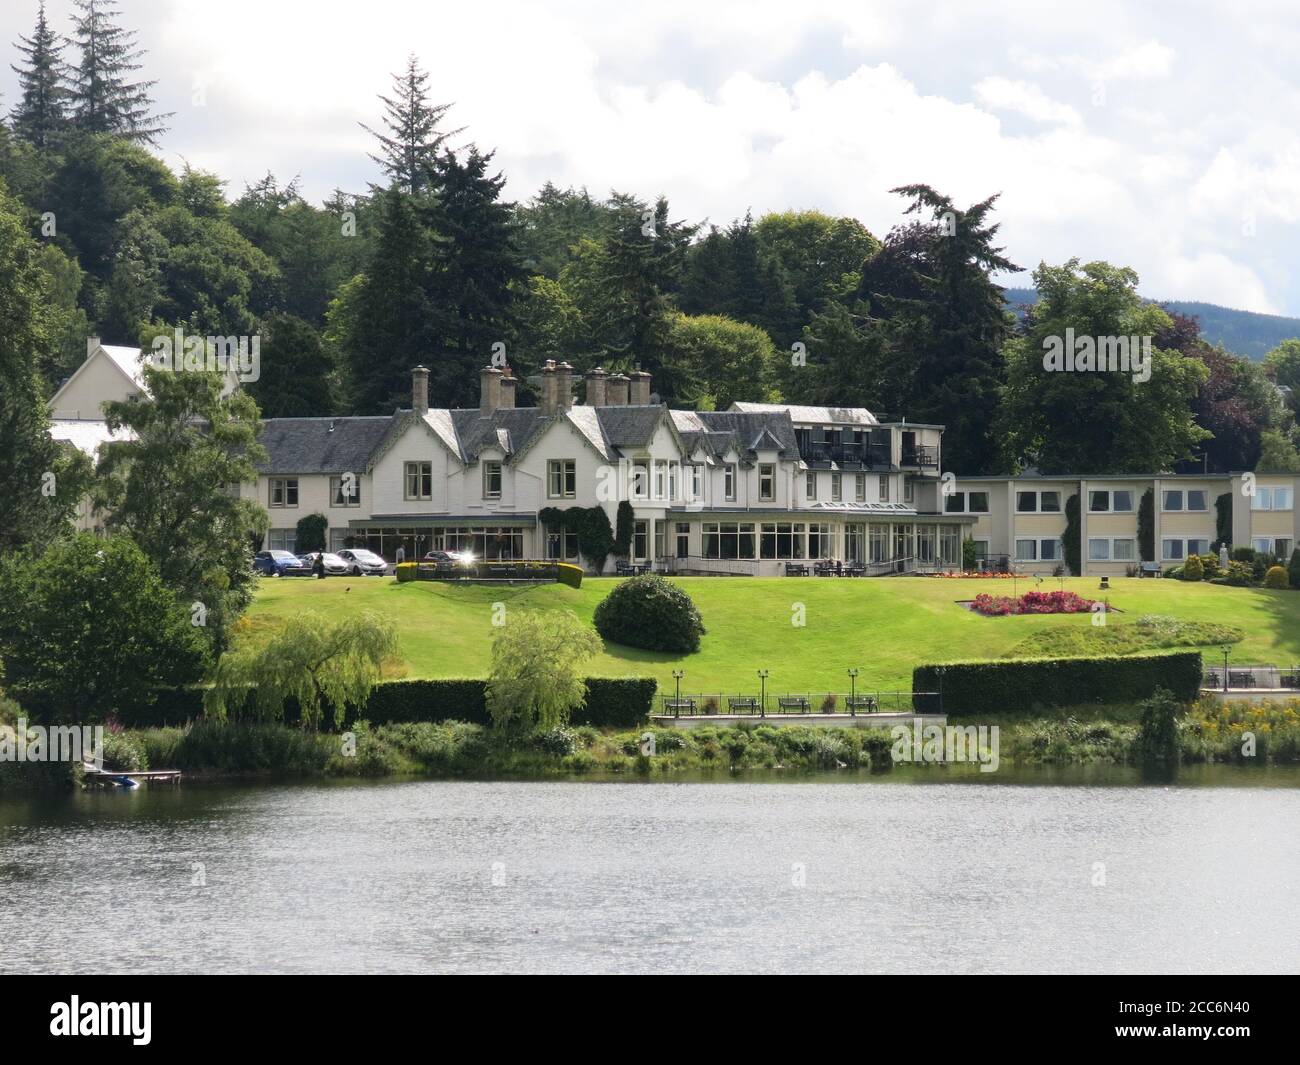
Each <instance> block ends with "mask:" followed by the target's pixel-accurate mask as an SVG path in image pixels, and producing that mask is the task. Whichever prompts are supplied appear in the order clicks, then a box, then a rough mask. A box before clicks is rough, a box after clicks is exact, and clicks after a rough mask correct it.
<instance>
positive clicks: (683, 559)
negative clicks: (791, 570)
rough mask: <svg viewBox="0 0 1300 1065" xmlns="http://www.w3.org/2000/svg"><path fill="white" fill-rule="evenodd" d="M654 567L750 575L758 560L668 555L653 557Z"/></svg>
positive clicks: (676, 570) (753, 572) (674, 571)
mask: <svg viewBox="0 0 1300 1065" xmlns="http://www.w3.org/2000/svg"><path fill="white" fill-rule="evenodd" d="M654 568H655V569H656V570H657V571H658V572H661V573H680V572H682V571H683V570H704V571H706V572H708V573H728V574H732V573H735V574H743V575H745V576H747V577H752V576H753V575H754V574H755V573H757V572H758V561H757V560H756V559H749V558H705V557H704V556H703V555H685V556H680V557H679V556H676V555H670V556H664V557H662V558H657V559H655V562H654Z"/></svg>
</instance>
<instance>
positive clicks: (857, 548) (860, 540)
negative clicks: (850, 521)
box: [844, 524, 866, 562]
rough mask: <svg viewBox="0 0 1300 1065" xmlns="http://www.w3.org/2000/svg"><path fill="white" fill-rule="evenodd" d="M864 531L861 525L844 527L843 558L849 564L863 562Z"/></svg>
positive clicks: (864, 558)
mask: <svg viewBox="0 0 1300 1065" xmlns="http://www.w3.org/2000/svg"><path fill="white" fill-rule="evenodd" d="M865 532H866V529H865V528H864V527H863V526H861V525H856V524H854V525H846V526H844V558H845V559H846V560H847V561H849V562H865V561H866V555H865V554H864V552H865V550H866V536H865V535H863V534H864V533H865Z"/></svg>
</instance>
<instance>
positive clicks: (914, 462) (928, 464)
mask: <svg viewBox="0 0 1300 1065" xmlns="http://www.w3.org/2000/svg"><path fill="white" fill-rule="evenodd" d="M902 465H904V466H918V467H921V468H923V469H938V468H939V449H938V448H937V447H933V446H932V445H929V444H917V445H916V446H915V447H907V448H904V449H903V461H902Z"/></svg>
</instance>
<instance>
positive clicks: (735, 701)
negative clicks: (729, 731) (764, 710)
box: [727, 695, 758, 714]
mask: <svg viewBox="0 0 1300 1065" xmlns="http://www.w3.org/2000/svg"><path fill="white" fill-rule="evenodd" d="M727 708H728V709H729V710H730V711H731V712H732V713H733V714H734V713H736V712H737V711H738V710H748V711H749V712H750V713H753V712H754V711H755V710H757V709H758V700H757V699H755V698H754V697H753V696H752V695H740V696H735V697H731V696H728V698H727Z"/></svg>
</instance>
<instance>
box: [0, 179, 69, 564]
mask: <svg viewBox="0 0 1300 1065" xmlns="http://www.w3.org/2000/svg"><path fill="white" fill-rule="evenodd" d="M0 278H2V279H3V281H2V282H0V455H3V457H4V460H3V462H0V499H3V500H4V505H3V506H2V507H0V552H5V551H13V550H16V549H19V548H22V547H24V546H26V545H29V544H30V545H37V546H41V545H44V544H47V543H49V542H50V541H52V540H53V539H55V538H56V537H57V536H58V535H59V534H61V533H62V532H64V531H65V530H66V529H67V528H68V527H69V523H70V521H71V519H72V516H73V512H74V511H75V509H76V507H77V504H78V502H79V501H80V499H81V496H82V494H83V493H84V492H85V490H86V488H87V487H88V484H89V481H90V467H89V463H88V462H87V461H86V459H85V458H84V457H83V456H82V455H81V454H80V453H79V452H77V451H75V450H73V449H71V448H68V449H65V448H64V447H62V446H61V445H60V444H58V443H57V442H56V441H54V440H52V439H51V438H50V435H49V427H50V415H49V410H48V408H47V403H48V402H49V396H48V395H47V394H46V391H45V388H44V385H43V383H42V381H41V379H40V376H39V374H38V373H37V367H38V365H39V364H40V363H42V362H46V361H52V360H53V359H54V358H55V348H54V339H53V337H52V336H51V332H50V325H51V320H50V312H49V304H48V299H49V296H48V294H49V282H48V279H47V277H46V275H45V273H44V272H43V271H42V270H41V267H40V251H39V249H38V248H37V246H36V243H35V242H34V241H33V240H31V239H30V238H29V237H28V236H27V234H26V233H25V232H24V226H23V220H22V209H21V207H20V205H19V204H18V203H17V202H16V201H14V200H13V199H12V198H10V196H9V195H8V194H7V193H6V191H5V187H4V184H3V182H0Z"/></svg>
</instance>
